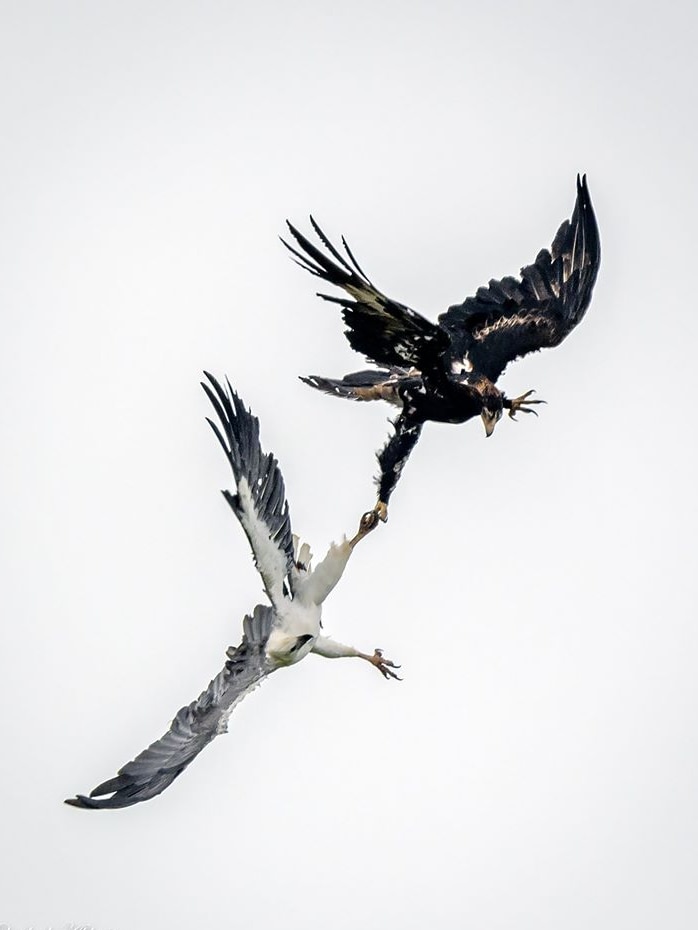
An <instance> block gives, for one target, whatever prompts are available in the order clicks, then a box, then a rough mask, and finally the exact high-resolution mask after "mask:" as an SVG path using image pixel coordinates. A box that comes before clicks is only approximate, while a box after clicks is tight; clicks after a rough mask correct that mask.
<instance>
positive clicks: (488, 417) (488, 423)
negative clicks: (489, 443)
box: [480, 407, 499, 436]
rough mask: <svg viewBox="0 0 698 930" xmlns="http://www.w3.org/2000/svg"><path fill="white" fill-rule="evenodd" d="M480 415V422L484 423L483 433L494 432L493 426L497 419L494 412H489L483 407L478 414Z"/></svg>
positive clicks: (487, 434) (488, 434) (489, 434)
mask: <svg viewBox="0 0 698 930" xmlns="http://www.w3.org/2000/svg"><path fill="white" fill-rule="evenodd" d="M480 416H481V417H482V422H483V423H484V424H485V435H486V436H491V435H492V433H493V432H494V428H495V426H496V425H497V420H498V419H499V417H498V416H497V414H496V413H490V411H489V410H488V409H487V407H485V408H484V409H483V411H482V413H481V414H480Z"/></svg>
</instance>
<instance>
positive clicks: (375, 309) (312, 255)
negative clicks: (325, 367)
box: [281, 216, 448, 371]
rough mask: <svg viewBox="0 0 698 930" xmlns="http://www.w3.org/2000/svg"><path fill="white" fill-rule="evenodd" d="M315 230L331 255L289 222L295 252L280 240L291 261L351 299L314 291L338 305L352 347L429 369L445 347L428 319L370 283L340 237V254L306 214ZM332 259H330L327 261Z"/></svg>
mask: <svg viewBox="0 0 698 930" xmlns="http://www.w3.org/2000/svg"><path fill="white" fill-rule="evenodd" d="M310 222H311V224H312V226H313V229H314V230H315V233H316V235H317V237H318V239H319V240H320V242H321V243H322V244H323V245H324V247H325V249H326V250H327V252H329V253H330V256H332V257H331V258H330V257H328V256H327V255H326V254H325V252H323V251H322V250H321V249H319V248H317V246H315V245H313V243H312V242H310V241H309V240H308V239H306V237H305V236H304V235H303V234H302V233H300V232H299V231H298V230H297V229H296V228H295V227H294V226H292V225H291V224H290V223H287V225H288V228H289V231H290V233H291V235H292V236H293V238H294V239H295V240H296V242H297V243H298V245H299V246H300V248H301V249H302V252H301V251H298V250H297V249H295V248H293V246H291V245H289V244H288V242H286V241H284V240H283V239H282V240H281V241H282V242H283V244H284V245H285V246H286V248H287V249H288V250H289V251H290V252H291V253H292V254H293V255H295V257H296V259H297V263H298V264H299V265H300V266H301V268H305V270H306V271H309V272H310V273H311V274H314V275H316V277H318V278H322V280H323V281H327V282H328V283H329V284H334V285H336V286H337V287H341V288H343V289H344V290H345V291H346V292H347V293H348V294H349V296H350V297H351V298H352V299H351V300H349V299H348V298H347V297H330V296H329V295H327V294H318V296H319V297H322V298H323V300H328V301H330V302H331V303H335V304H339V305H340V306H341V307H342V317H343V318H344V322H345V323H346V324H347V327H348V328H347V330H346V336H347V339H348V340H349V344H350V345H351V347H352V349H355V350H356V351H357V352H361V353H362V354H363V355H365V356H366V358H368V359H369V360H370V361H372V362H376V363H377V364H378V365H389V366H391V367H398V368H400V367H407V368H412V367H414V368H418V369H419V370H420V371H428V370H429V369H431V368H432V367H433V366H434V364H435V362H436V359H437V358H438V356H439V355H440V353H441V352H443V350H444V349H445V348H447V346H448V338H447V337H446V334H445V333H444V332H442V331H441V330H440V328H439V327H438V326H436V325H435V324H434V323H430V322H429V320H427V319H425V318H424V317H423V316H421V315H420V314H419V313H416V312H415V311H414V310H411V309H410V308H409V307H406V306H405V305H404V304H401V303H398V302H397V301H395V300H391V299H390V298H389V297H386V296H385V294H382V293H381V292H380V291H379V290H378V288H377V287H374V285H373V284H372V283H371V281H370V280H369V279H368V277H367V276H366V275H365V273H364V272H363V271H362V270H361V267H360V266H359V264H358V262H357V261H356V259H355V258H354V256H353V255H352V252H351V249H350V248H349V246H348V245H347V243H346V240H345V239H344V237H342V245H343V246H344V249H345V251H346V254H347V257H346V258H345V257H344V256H343V255H342V254H341V253H340V252H339V251H338V250H337V249H336V248H335V247H334V246H333V245H332V243H331V242H330V241H329V239H328V238H327V236H325V234H324V233H323V231H322V230H321V229H320V227H319V226H318V225H317V223H316V222H315V220H314V219H313V218H312V216H311V217H310ZM333 258H334V261H333V260H332V259H333Z"/></svg>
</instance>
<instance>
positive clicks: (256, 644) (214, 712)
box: [65, 605, 275, 809]
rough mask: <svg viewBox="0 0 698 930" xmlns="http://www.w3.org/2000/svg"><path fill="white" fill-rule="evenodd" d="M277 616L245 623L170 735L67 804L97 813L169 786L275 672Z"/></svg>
mask: <svg viewBox="0 0 698 930" xmlns="http://www.w3.org/2000/svg"><path fill="white" fill-rule="evenodd" d="M274 616H275V615H274V611H273V609H272V608H271V607H266V606H261V605H258V606H257V607H255V609H254V612H253V614H252V616H251V617H249V616H247V617H245V619H244V621H243V638H242V642H241V644H240V645H239V646H238V647H237V648H232V647H231V648H230V649H229V650H228V661H227V662H226V664H225V667H224V668H223V669H222V671H220V672H219V673H218V675H216V677H215V678H214V679H213V681H211V682H210V684H209V686H208V688H206V690H205V691H203V692H202V693H201V694H200V695H199V697H198V698H197V699H196V700H195V701H192V703H191V704H189V705H187V706H186V707H183V708H182V709H181V710H180V711H179V712H178V713H177V715H176V717H175V718H174V720H173V721H172V724H171V726H170V728H169V730H168V731H167V733H165V735H164V736H162V737H161V738H160V739H159V740H157V741H156V742H154V743H153V744H152V745H151V746H149V747H148V748H147V749H144V750H143V752H141V753H140V754H139V755H138V756H136V758H135V759H133V761H132V762H128V763H127V764H126V765H124V766H123V768H121V769H119V772H118V774H117V775H116V777H114V778H110V779H109V780H108V781H105V782H103V783H102V784H101V785H98V786H97V787H96V788H95V789H94V791H92V792H90V796H89V797H86V796H85V795H82V794H79V795H77V797H74V798H68V799H67V800H66V802H65V803H66V804H72V805H73V806H74V807H83V808H93V809H115V808H120V807H129V806H130V805H132V804H137V803H138V802H139V801H147V800H149V799H150V798H153V797H155V796H156V795H158V794H160V793H161V792H162V791H164V790H165V788H167V787H168V786H169V785H171V784H172V782H173V781H174V780H175V778H177V776H178V775H180V774H181V773H182V772H183V771H184V769H185V768H186V767H187V766H188V765H189V763H190V762H191V761H192V760H193V759H194V758H196V756H197V755H198V754H199V753H200V752H201V750H202V749H203V748H204V747H205V746H207V745H208V743H210V742H211V740H213V739H214V737H216V736H217V735H218V734H219V733H225V731H226V727H225V724H226V720H227V716H228V714H229V713H230V711H231V710H232V708H233V707H234V705H235V704H236V703H237V702H238V701H239V700H241V699H242V698H243V697H244V696H245V694H247V693H248V692H249V691H250V690H251V688H253V687H254V686H255V685H257V684H259V682H261V681H262V679H263V678H265V676H266V675H268V674H270V673H271V672H272V671H273V670H274V669H273V666H271V665H270V663H269V662H268V660H267V659H266V657H265V652H264V650H265V646H266V643H267V640H268V639H269V634H270V633H271V630H272V627H273V623H274ZM105 795H110V797H105Z"/></svg>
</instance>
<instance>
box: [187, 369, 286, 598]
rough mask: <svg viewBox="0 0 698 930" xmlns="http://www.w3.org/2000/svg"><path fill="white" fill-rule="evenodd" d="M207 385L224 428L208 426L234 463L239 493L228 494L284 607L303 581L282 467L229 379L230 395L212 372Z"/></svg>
mask: <svg viewBox="0 0 698 930" xmlns="http://www.w3.org/2000/svg"><path fill="white" fill-rule="evenodd" d="M204 374H205V376H206V378H207V379H208V381H209V382H210V387H209V385H208V384H206V383H204V382H203V381H202V383H201V386H202V387H203V389H204V391H205V392H206V394H207V395H208V398H209V400H210V401H211V403H212V404H213V408H214V410H215V411H216V415H217V416H218V419H219V421H220V428H219V427H218V425H217V424H216V423H214V422H213V420H210V419H208V417H207V420H208V423H209V424H210V426H211V428H212V429H213V431H214V433H215V434H216V436H217V437H218V441H219V442H220V444H221V446H222V447H223V451H224V452H225V454H226V458H227V459H228V461H229V462H230V466H231V468H232V470H233V476H234V478H235V484H236V486H237V491H236V493H235V494H232V493H231V492H230V491H223V496H224V497H225V499H226V500H227V502H228V503H229V504H230V507H231V508H232V510H233V512H234V513H235V516H236V517H237V518H238V520H239V521H240V523H241V525H242V528H243V530H244V531H245V534H246V535H247V538H248V540H249V542H250V546H251V547H252V554H253V556H254V561H255V565H256V566H257V571H258V572H259V573H260V575H261V576H262V581H263V583H264V590H265V591H266V592H267V596H268V597H269V600H270V601H271V602H272V604H274V606H275V607H278V606H279V605H280V603H281V602H282V600H283V598H284V595H285V594H286V583H287V582H288V586H289V587H290V589H291V591H293V589H294V585H295V581H296V578H297V574H298V573H297V569H296V565H295V561H294V558H293V534H292V532H291V518H290V515H289V510H288V502H287V500H286V491H285V488H284V479H283V477H282V475H281V470H280V468H279V463H278V462H277V461H276V459H275V458H274V456H273V455H272V454H271V453H267V454H266V455H265V453H264V452H263V451H262V448H261V446H260V443H259V420H258V419H257V417H255V416H253V415H252V413H251V412H250V411H249V410H247V409H246V408H245V405H244V404H243V402H242V400H241V399H240V398H239V397H238V395H237V394H236V393H235V391H234V390H233V389H232V387H231V386H230V382H229V381H227V379H226V387H227V390H226V389H224V388H223V387H222V386H221V385H220V384H219V383H218V381H217V380H216V379H215V378H214V377H213V375H210V374H209V373H208V372H204Z"/></svg>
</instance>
